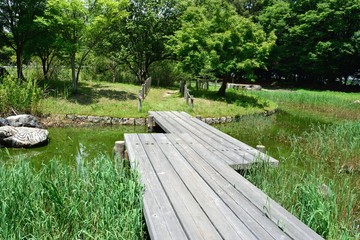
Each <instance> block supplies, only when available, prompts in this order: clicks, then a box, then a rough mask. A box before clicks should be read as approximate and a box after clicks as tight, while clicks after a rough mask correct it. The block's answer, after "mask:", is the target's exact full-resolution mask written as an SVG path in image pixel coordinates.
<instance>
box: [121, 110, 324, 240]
mask: <svg viewBox="0 0 360 240" xmlns="http://www.w3.org/2000/svg"><path fill="white" fill-rule="evenodd" d="M157 113H158V114H159V115H162V113H161V112H157ZM152 114H154V112H152ZM171 114H177V113H171ZM154 117H155V119H156V123H157V124H159V123H160V120H159V118H156V114H154ZM174 119H175V118H174ZM174 119H169V118H167V120H170V121H171V122H172V121H173V120H174ZM179 121H180V120H179ZM196 122H197V121H196ZM161 123H162V124H163V125H166V123H165V122H164V121H163V122H161ZM210 129H211V128H208V131H210ZM164 130H165V129H164ZM168 130H169V129H168ZM178 130H180V128H179V127H178ZM204 134H205V133H204ZM207 134H209V133H207ZM195 135H196V134H195ZM195 135H194V132H190V133H189V132H184V131H183V130H181V131H179V132H176V133H170V134H167V133H165V134H164V133H152V134H125V145H126V148H127V152H128V158H129V161H130V164H131V166H132V167H133V168H136V169H138V170H139V173H140V176H141V181H142V184H144V188H145V189H144V195H143V203H144V216H145V220H146V223H147V227H148V231H149V235H150V237H151V239H161V240H162V239H231V240H232V239H322V238H321V237H320V236H319V235H317V234H316V233H315V232H314V231H312V230H311V229H310V228H308V227H307V226H306V225H305V224H304V223H302V222H301V221H299V220H298V219H297V218H296V217H294V216H293V215H292V214H290V213H289V212H288V211H286V210H285V209H284V208H282V207H281V206H280V205H279V204H277V203H276V202H275V201H273V200H272V199H270V198H269V197H268V196H267V195H266V194H264V193H263V192H262V191H261V190H259V189H258V188H256V187H255V186H254V185H252V184H251V183H250V182H249V181H247V180H246V179H245V178H244V177H242V176H241V175H240V174H238V173H237V172H236V171H234V170H233V169H232V168H231V167H230V166H229V164H228V161H229V160H228V159H227V160H224V159H222V157H224V156H226V155H219V154H220V153H219V151H215V152H217V153H215V152H214V149H213V148H212V147H209V146H208V145H206V143H205V142H204V139H203V138H201V139H203V140H201V141H200V140H199V137H198V136H197V137H196V136H195ZM208 136H209V135H208ZM227 141H230V139H228V140H227ZM234 144H235V143H234ZM222 145H224V146H225V142H222ZM234 151H235V150H234ZM236 151H240V150H236ZM236 151H235V152H236ZM251 151H252V150H251ZM220 152H222V151H221V150H220ZM224 152H226V151H225V150H224ZM229 152H230V150H229ZM249 154H250V153H249ZM229 159H230V158H229Z"/></svg>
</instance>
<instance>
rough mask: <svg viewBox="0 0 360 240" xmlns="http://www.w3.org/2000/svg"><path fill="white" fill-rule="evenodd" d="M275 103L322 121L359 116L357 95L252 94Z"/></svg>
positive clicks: (296, 92) (324, 92)
mask: <svg viewBox="0 0 360 240" xmlns="http://www.w3.org/2000/svg"><path fill="white" fill-rule="evenodd" d="M252 94H253V95H255V96H260V97H264V98H266V99H269V100H271V101H274V102H276V103H277V104H278V105H279V106H280V108H284V109H285V108H286V110H287V111H288V112H291V113H293V114H301V115H302V116H305V115H307V116H309V117H312V118H318V119H319V120H322V121H328V122H332V121H343V120H357V119H358V118H359V116H360V104H357V103H355V101H356V100H360V95H359V93H343V92H334V91H309V90H301V89H300V90H294V91H288V90H277V91H257V92H255V91H254V92H252Z"/></svg>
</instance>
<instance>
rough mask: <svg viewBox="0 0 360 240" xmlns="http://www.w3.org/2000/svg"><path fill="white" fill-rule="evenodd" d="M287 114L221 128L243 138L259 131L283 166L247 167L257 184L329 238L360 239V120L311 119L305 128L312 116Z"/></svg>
mask: <svg viewBox="0 0 360 240" xmlns="http://www.w3.org/2000/svg"><path fill="white" fill-rule="evenodd" d="M282 114H284V113H282ZM281 118H282V116H272V117H271V118H263V117H249V118H243V119H241V120H240V122H238V123H232V124H230V125H220V126H218V128H220V129H221V130H222V131H225V132H227V133H229V134H231V135H232V136H234V137H237V138H239V139H243V138H244V137H245V138H246V134H244V132H248V133H249V134H250V135H257V136H259V137H258V139H259V141H260V142H259V143H261V144H264V145H266V146H268V144H269V145H270V148H269V149H270V151H271V153H270V154H271V155H273V156H274V155H275V156H276V157H278V159H279V161H280V164H279V167H278V168H271V167H268V166H266V165H260V166H256V167H253V168H252V169H250V170H248V171H246V172H244V175H245V177H246V178H248V179H249V180H250V181H251V182H252V183H253V184H255V185H256V186H258V187H259V188H260V189H262V190H263V191H264V192H266V193H267V194H268V195H269V196H270V197H271V198H273V199H274V200H275V201H276V202H278V203H279V204H280V205H282V206H284V207H285V208H286V209H288V210H289V211H290V212H292V213H293V214H294V215H295V216H297V217H298V218H299V219H300V220H301V221H302V222H304V223H305V224H307V225H309V226H310V227H311V228H312V229H313V230H315V231H316V232H318V233H319V234H321V235H322V236H323V237H324V238H326V239H359V237H360V231H359V230H360V207H359V206H360V192H359V189H360V182H359V177H360V165H359V160H360V159H359V156H360V138H359V136H360V121H348V122H344V123H338V124H329V123H328V124H323V123H318V124H314V123H310V126H309V125H307V128H308V129H307V130H305V131H299V129H298V127H297V126H296V125H297V124H299V123H301V124H308V122H301V121H299V122H296V121H295V120H292V119H291V118H289V117H286V119H282V120H281ZM296 119H297V118H296ZM283 121H284V122H287V124H289V125H292V127H293V129H291V130H289V128H287V127H286V126H285V125H284V123H283ZM297 121H298V120H297ZM277 124H278V126H277ZM251 130H252V131H251ZM266 138H268V139H267V141H268V142H264V141H266ZM271 142H282V145H283V146H282V147H280V148H277V147H274V146H271V144H270V143H271ZM255 144H258V143H257V142H255V141H253V142H252V143H251V145H255Z"/></svg>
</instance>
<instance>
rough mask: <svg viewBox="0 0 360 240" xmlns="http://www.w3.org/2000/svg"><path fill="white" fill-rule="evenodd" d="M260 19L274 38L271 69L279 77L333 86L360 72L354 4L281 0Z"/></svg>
mask: <svg viewBox="0 0 360 240" xmlns="http://www.w3.org/2000/svg"><path fill="white" fill-rule="evenodd" d="M258 19H259V22H260V23H262V24H263V26H266V27H265V29H266V31H268V32H269V31H275V33H276V35H277V37H278V38H277V43H276V47H275V48H274V51H273V52H272V54H271V56H272V57H271V60H272V61H271V64H272V66H271V68H272V69H273V70H274V71H276V72H277V73H279V74H281V75H283V76H287V77H288V78H289V77H292V76H296V78H297V79H298V80H299V81H301V82H302V83H305V82H306V81H307V82H309V83H314V82H316V81H318V82H322V83H323V82H325V83H327V84H332V83H335V82H336V81H337V79H341V78H347V76H348V75H350V74H353V73H355V72H356V71H357V70H358V69H359V68H360V65H359V62H360V54H359V52H360V51H359V45H358V43H359V30H360V4H359V1H358V0H349V1H343V0H311V1H310V0H306V1H285V0H282V1H277V2H276V3H275V4H274V5H272V6H269V7H267V8H266V9H265V10H264V11H263V12H262V13H261V14H260V16H259V18H258Z"/></svg>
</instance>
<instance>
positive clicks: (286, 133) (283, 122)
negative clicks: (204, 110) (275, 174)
mask: <svg viewBox="0 0 360 240" xmlns="http://www.w3.org/2000/svg"><path fill="white" fill-rule="evenodd" d="M325 124H327V123H324V122H319V121H317V120H314V119H312V118H309V117H301V116H299V115H296V116H295V115H292V114H290V113H288V112H286V111H283V110H280V111H278V112H277V113H276V114H274V115H271V116H269V117H260V116H249V117H244V118H242V119H241V120H240V122H238V123H230V124H225V125H218V126H216V127H217V128H218V129H219V130H221V131H223V132H225V133H227V134H229V135H231V136H233V137H235V138H237V139H240V140H241V141H243V142H245V143H247V144H249V145H250V146H253V147H255V146H256V145H264V146H265V147H266V151H267V152H268V153H269V154H270V155H271V156H272V157H274V158H276V159H280V158H282V157H286V156H287V155H289V154H290V151H291V146H290V142H289V137H291V136H300V135H301V134H302V133H304V132H306V131H309V130H311V129H312V128H314V127H316V126H320V125H325Z"/></svg>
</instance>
